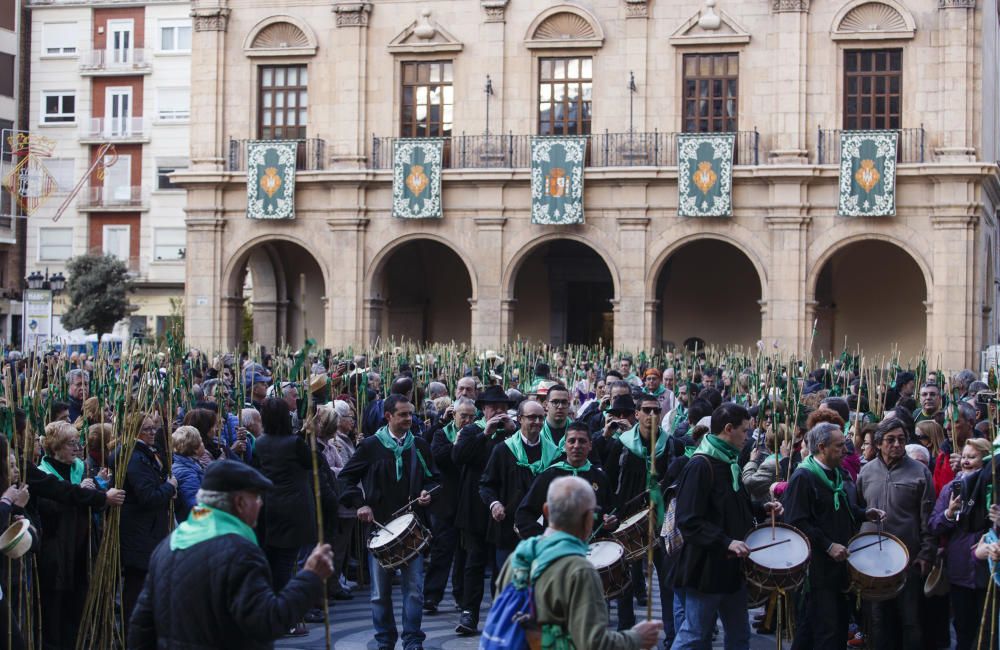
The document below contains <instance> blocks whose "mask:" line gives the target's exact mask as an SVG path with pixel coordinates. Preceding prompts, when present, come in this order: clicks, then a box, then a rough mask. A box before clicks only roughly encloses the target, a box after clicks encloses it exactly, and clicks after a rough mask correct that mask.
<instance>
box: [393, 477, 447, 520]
mask: <svg viewBox="0 0 1000 650" xmlns="http://www.w3.org/2000/svg"><path fill="white" fill-rule="evenodd" d="M439 487H441V486H440V485H435V486H434V487H432V488H431V489H429V490H427V494H430V493H431V492H433V491H434V490H436V489H438V488H439ZM419 500H420V497H417V498H416V499H412V500H411V501H410V502H409V503H407V504H406V505H405V506H403V507H402V508H400V509H399V510H397V511H396V512H394V513H392V514H391V515H389V519H395V518H396V516H397V515H399V514H400V513H403V512H406V510H408V509H409V507H410V506H412V505H413V504H414V503H416V502H417V501H419Z"/></svg>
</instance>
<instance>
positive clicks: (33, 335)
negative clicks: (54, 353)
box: [21, 289, 52, 350]
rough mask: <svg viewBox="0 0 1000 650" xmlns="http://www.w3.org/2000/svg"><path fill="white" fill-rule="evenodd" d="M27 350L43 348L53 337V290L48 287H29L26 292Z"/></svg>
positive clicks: (25, 343) (25, 326) (25, 342)
mask: <svg viewBox="0 0 1000 650" xmlns="http://www.w3.org/2000/svg"><path fill="white" fill-rule="evenodd" d="M21 320H22V322H23V323H24V336H23V337H22V339H21V340H23V341H24V349H25V350H34V349H36V348H38V349H42V348H44V347H45V346H47V345H48V344H49V340H50V339H51V338H52V292H51V291H50V290H48V289H28V290H27V291H25V292H24V316H23V317H22V319H21Z"/></svg>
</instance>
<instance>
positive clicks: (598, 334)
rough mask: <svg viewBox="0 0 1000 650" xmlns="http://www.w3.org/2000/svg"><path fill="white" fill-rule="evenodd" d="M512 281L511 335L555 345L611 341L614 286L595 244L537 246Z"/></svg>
mask: <svg viewBox="0 0 1000 650" xmlns="http://www.w3.org/2000/svg"><path fill="white" fill-rule="evenodd" d="M515 274H516V275H515V277H514V278H513V281H512V286H513V295H512V299H513V301H514V303H513V310H512V311H513V314H512V319H513V321H512V328H511V338H512V339H514V338H517V337H520V338H523V339H532V340H536V341H547V342H549V343H550V344H552V345H556V346H558V345H565V344H592V343H597V342H598V341H602V342H603V343H604V344H605V345H610V344H612V340H613V336H614V307H613V301H614V299H615V285H614V280H613V278H612V275H611V271H610V269H609V268H608V266H607V264H606V263H605V262H604V260H603V259H602V257H601V256H600V255H599V254H598V253H597V252H596V251H595V250H594V249H592V248H591V247H589V246H587V245H586V244H583V243H581V242H578V241H574V240H569V239H557V240H550V241H547V242H544V243H542V244H539V245H537V246H535V247H534V248H533V249H532V250H531V251H530V252H529V253H528V254H527V255H525V256H524V257H523V258H521V259H520V260H518V267H517V269H516V271H515Z"/></svg>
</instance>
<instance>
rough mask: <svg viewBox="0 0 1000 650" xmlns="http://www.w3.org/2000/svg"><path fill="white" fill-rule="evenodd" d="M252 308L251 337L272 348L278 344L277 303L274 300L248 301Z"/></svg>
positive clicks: (255, 341)
mask: <svg viewBox="0 0 1000 650" xmlns="http://www.w3.org/2000/svg"><path fill="white" fill-rule="evenodd" d="M250 306H251V308H252V309H253V339H254V343H259V344H260V345H263V346H265V347H267V349H269V350H274V349H275V348H276V347H277V345H278V331H279V328H278V303H277V301H275V300H254V301H252V302H251V303H250Z"/></svg>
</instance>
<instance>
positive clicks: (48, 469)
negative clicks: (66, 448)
mask: <svg viewBox="0 0 1000 650" xmlns="http://www.w3.org/2000/svg"><path fill="white" fill-rule="evenodd" d="M56 462H58V461H56ZM38 469H40V470H42V471H43V472H45V473H46V474H51V475H52V476H55V477H56V478H57V479H61V480H62V474H60V473H59V470H57V469H56V468H55V466H54V465H52V463H50V462H49V457H48V456H46V457H44V458H42V462H40V463H39V464H38ZM83 470H84V465H83V461H82V460H80V459H79V458H74V459H73V463H72V464H70V466H69V482H70V483H72V484H73V485H80V481H82V480H83Z"/></svg>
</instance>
